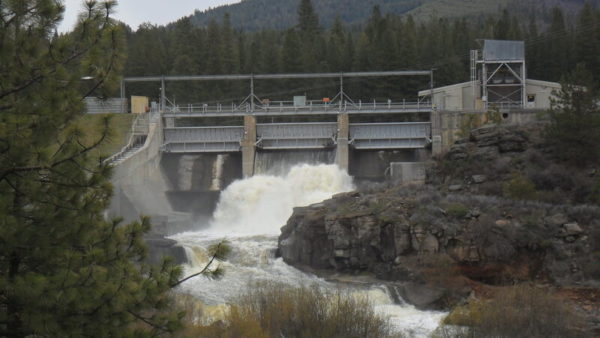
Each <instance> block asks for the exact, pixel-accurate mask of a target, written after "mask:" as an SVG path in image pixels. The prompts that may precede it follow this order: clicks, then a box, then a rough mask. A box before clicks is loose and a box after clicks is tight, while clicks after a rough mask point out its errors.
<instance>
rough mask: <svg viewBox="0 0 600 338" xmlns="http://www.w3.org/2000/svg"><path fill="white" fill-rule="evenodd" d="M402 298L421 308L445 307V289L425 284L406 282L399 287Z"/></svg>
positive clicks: (436, 308)
mask: <svg viewBox="0 0 600 338" xmlns="http://www.w3.org/2000/svg"><path fill="white" fill-rule="evenodd" d="M398 289H399V290H398V291H400V295H401V296H402V299H404V300H405V301H406V302H407V303H410V304H412V305H414V306H415V307H416V308H418V309H421V310H438V309H443V308H444V306H445V304H444V302H443V300H444V295H445V293H446V292H445V290H444V289H442V288H436V287H430V286H427V285H424V284H417V283H410V282H409V283H406V284H404V285H402V286H400V287H399V288H398Z"/></svg>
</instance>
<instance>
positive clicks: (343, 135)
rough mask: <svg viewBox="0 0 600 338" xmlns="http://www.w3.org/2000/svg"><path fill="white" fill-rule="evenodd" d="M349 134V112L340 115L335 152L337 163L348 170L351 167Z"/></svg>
mask: <svg viewBox="0 0 600 338" xmlns="http://www.w3.org/2000/svg"><path fill="white" fill-rule="evenodd" d="M349 135H350V119H349V118H348V114H347V113H340V114H339V115H338V134H337V147H336V154H335V161H336V164H337V165H338V166H339V167H340V168H341V169H344V170H346V171H348V169H349V165H350V163H349V151H350V149H349V148H350V147H349V140H348V138H349Z"/></svg>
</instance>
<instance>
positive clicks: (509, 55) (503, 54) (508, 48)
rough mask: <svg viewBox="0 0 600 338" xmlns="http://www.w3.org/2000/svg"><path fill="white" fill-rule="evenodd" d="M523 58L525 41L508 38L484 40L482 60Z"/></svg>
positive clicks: (514, 59)
mask: <svg viewBox="0 0 600 338" xmlns="http://www.w3.org/2000/svg"><path fill="white" fill-rule="evenodd" d="M518 60H525V42H524V41H510V40H484V43H483V61H518Z"/></svg>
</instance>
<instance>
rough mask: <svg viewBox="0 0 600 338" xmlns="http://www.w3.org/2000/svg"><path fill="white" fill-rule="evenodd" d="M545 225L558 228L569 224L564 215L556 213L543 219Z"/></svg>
mask: <svg viewBox="0 0 600 338" xmlns="http://www.w3.org/2000/svg"><path fill="white" fill-rule="evenodd" d="M545 221H546V224H548V225H549V226H551V227H560V226H562V225H563V224H566V223H567V222H569V219H568V218H567V216H565V215H564V214H561V213H558V214H554V215H552V216H549V217H546V218H545Z"/></svg>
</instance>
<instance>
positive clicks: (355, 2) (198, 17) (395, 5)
mask: <svg viewBox="0 0 600 338" xmlns="http://www.w3.org/2000/svg"><path fill="white" fill-rule="evenodd" d="M588 2H590V3H591V4H594V5H598V4H600V1H599V0H590V1H588ZM299 3H300V1H298V0H244V1H241V2H240V3H236V4H231V5H225V6H219V7H216V8H212V9H209V10H206V11H203V12H200V11H196V12H195V13H194V14H193V15H191V16H190V20H191V22H192V23H193V24H194V25H198V26H208V24H209V23H210V21H211V20H221V19H222V18H223V15H225V14H226V13H228V14H229V15H230V16H231V22H232V25H233V27H234V28H236V29H242V30H244V31H259V30H264V29H277V30H281V29H287V28H290V27H292V26H294V25H295V24H296V23H297V20H296V19H297V18H296V16H295V14H296V8H297V7H298V4H299ZM313 4H314V8H315V10H316V12H317V13H318V16H319V19H320V21H321V23H322V24H323V26H324V27H326V28H330V27H332V26H333V24H334V22H335V18H336V17H339V18H340V19H341V21H342V22H343V23H344V24H347V25H361V24H364V22H365V21H367V20H368V18H369V13H370V12H371V9H372V8H373V6H379V8H380V9H381V12H382V13H383V15H387V14H391V15H408V14H410V15H413V16H414V17H415V18H418V19H427V18H430V17H431V16H436V17H446V18H456V17H481V16H483V15H488V14H494V13H499V12H500V11H501V10H502V9H503V8H510V9H511V10H512V11H514V12H516V13H518V14H519V16H521V17H529V16H530V15H535V16H536V17H537V19H538V20H539V21H540V23H548V22H549V21H550V19H551V15H550V12H551V9H552V8H553V7H555V6H558V7H560V8H562V9H563V10H565V11H566V12H567V13H569V14H573V13H576V12H577V11H579V10H580V9H581V7H582V6H583V4H584V1H581V0H520V1H518V0H367V1H360V0H345V1H336V0H314V1H313Z"/></svg>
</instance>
